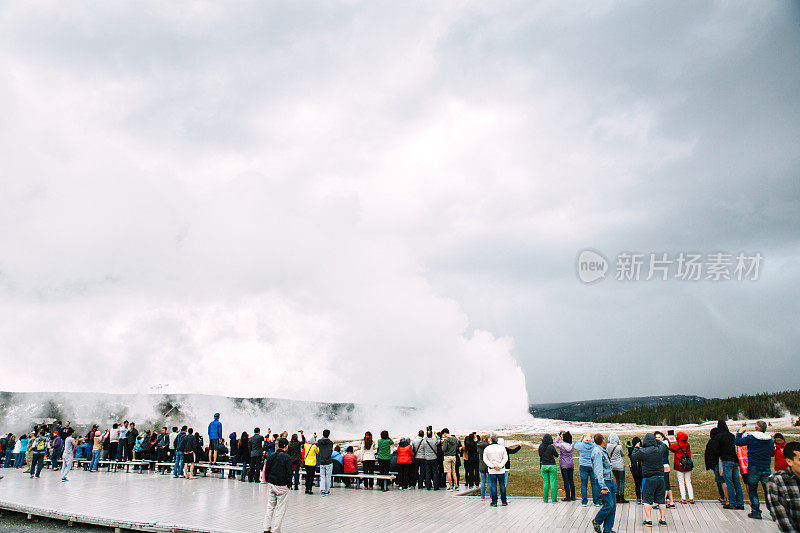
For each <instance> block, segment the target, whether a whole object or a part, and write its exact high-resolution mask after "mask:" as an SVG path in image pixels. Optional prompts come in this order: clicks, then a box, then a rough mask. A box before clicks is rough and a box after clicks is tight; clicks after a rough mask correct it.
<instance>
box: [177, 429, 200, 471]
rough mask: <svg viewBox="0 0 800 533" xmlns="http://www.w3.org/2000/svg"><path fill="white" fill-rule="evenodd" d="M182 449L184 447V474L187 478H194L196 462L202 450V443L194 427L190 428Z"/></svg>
mask: <svg viewBox="0 0 800 533" xmlns="http://www.w3.org/2000/svg"><path fill="white" fill-rule="evenodd" d="M181 449H183V475H184V477H185V478H186V479H194V464H195V462H196V461H197V459H196V457H197V454H198V453H199V452H200V445H199V444H198V442H197V437H196V436H195V434H194V429H192V428H189V431H188V433H187V434H186V436H185V437H184V438H183V442H182V443H181Z"/></svg>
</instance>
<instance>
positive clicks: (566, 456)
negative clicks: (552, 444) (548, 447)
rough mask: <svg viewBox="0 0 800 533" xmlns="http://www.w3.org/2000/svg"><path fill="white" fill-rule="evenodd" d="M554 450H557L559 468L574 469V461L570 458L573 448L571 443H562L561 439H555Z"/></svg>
mask: <svg viewBox="0 0 800 533" xmlns="http://www.w3.org/2000/svg"><path fill="white" fill-rule="evenodd" d="M556 448H558V451H559V455H558V466H559V467H561V468H575V459H574V458H573V457H572V450H574V449H575V447H574V446H573V445H572V443H571V442H570V443H567V442H562V440H561V437H556Z"/></svg>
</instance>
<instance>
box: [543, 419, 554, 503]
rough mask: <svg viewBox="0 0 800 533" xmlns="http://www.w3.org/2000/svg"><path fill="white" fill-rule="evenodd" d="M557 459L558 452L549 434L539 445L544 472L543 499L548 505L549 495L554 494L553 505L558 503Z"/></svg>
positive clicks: (551, 499)
mask: <svg viewBox="0 0 800 533" xmlns="http://www.w3.org/2000/svg"><path fill="white" fill-rule="evenodd" d="M556 457H558V450H556V447H555V446H554V445H553V437H552V436H551V435H550V434H549V433H547V434H546V435H545V436H544V437H542V443H541V444H540V445H539V467H540V469H541V472H542V496H543V498H542V499H543V501H544V503H547V496H548V493H550V494H552V497H551V498H550V501H552V502H553V503H556V502H558V484H557V481H556V476H557V475H558V467H557V466H556Z"/></svg>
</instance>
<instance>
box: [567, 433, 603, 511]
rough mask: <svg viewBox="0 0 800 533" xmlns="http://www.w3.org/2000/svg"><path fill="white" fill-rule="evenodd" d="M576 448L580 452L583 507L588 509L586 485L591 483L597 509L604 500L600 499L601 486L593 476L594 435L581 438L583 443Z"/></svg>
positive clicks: (579, 463)
mask: <svg viewBox="0 0 800 533" xmlns="http://www.w3.org/2000/svg"><path fill="white" fill-rule="evenodd" d="M574 448H575V450H577V451H578V471H579V472H580V475H581V505H583V506H584V507H586V506H587V505H588V503H589V500H588V498H587V495H586V490H587V486H586V485H587V484H588V483H589V482H590V481H591V483H592V503H593V504H594V505H595V507H599V506H600V502H601V501H602V498H601V497H600V485H598V484H597V479H596V477H595V476H594V475H593V473H594V468H593V467H592V466H593V465H592V450H594V440H593V437H592V435H590V434H588V433H587V434H585V435H584V436H583V437H581V441H580V442H578V443H576V444H575V447H574Z"/></svg>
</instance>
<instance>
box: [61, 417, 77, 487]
mask: <svg viewBox="0 0 800 533" xmlns="http://www.w3.org/2000/svg"><path fill="white" fill-rule="evenodd" d="M73 433H74V431H73V429H72V428H67V429H66V431H65V432H64V434H65V435H66V438H65V439H64V452H63V453H62V455H61V458H62V463H63V464H62V465H61V481H62V482H67V481H69V480H68V479H67V475H68V474H69V471H70V470H72V461H73V460H74V459H75V438H74V437H73V436H72V434H73Z"/></svg>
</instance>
